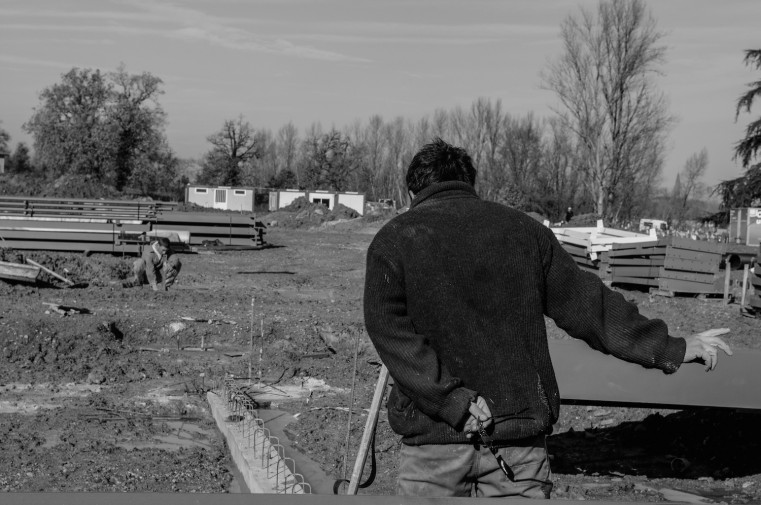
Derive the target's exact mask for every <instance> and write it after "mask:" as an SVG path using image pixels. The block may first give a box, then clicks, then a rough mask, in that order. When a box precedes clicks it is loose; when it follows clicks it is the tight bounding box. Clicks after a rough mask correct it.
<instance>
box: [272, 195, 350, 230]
mask: <svg viewBox="0 0 761 505" xmlns="http://www.w3.org/2000/svg"><path fill="white" fill-rule="evenodd" d="M358 217H360V215H359V212H357V211H356V210H354V209H351V208H349V207H347V206H345V205H343V204H341V203H339V204H336V205H335V207H334V208H333V210H330V209H328V208H327V207H326V206H325V205H322V204H320V203H312V202H310V201H309V200H307V199H306V198H305V197H303V196H300V197H298V198H296V199H295V200H294V201H293V202H291V203H290V204H288V205H286V206H285V207H283V208H282V209H280V210H279V211H277V212H274V213H272V214H269V215H267V216H265V217H264V221H265V223H267V224H268V226H282V227H284V228H315V227H318V226H320V225H322V224H324V223H327V222H331V221H338V220H347V219H356V218H358Z"/></svg>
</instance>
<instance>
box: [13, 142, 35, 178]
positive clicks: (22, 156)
mask: <svg viewBox="0 0 761 505" xmlns="http://www.w3.org/2000/svg"><path fill="white" fill-rule="evenodd" d="M6 168H7V169H8V170H7V171H8V172H13V173H22V174H23V173H28V172H30V171H31V170H32V169H33V167H32V161H31V157H30V156H29V148H28V147H27V145H26V144H25V143H24V142H19V143H18V144H16V149H15V150H14V151H13V154H11V156H10V158H8V162H7V166H6Z"/></svg>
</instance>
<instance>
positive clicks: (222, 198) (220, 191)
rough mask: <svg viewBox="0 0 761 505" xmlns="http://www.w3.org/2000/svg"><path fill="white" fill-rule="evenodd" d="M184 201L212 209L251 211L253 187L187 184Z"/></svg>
mask: <svg viewBox="0 0 761 505" xmlns="http://www.w3.org/2000/svg"><path fill="white" fill-rule="evenodd" d="M185 201H186V202H187V203H194V204H196V205H200V206H201V207H210V208H212V209H222V210H237V211H244V210H246V211H253V210H254V188H246V187H240V188H233V187H230V186H199V185H191V184H188V186H187V187H186V188H185Z"/></svg>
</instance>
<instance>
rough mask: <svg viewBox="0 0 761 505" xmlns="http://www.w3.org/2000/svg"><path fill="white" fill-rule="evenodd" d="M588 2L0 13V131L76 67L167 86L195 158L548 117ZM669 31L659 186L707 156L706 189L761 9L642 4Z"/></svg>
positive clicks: (172, 128)
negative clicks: (238, 136)
mask: <svg viewBox="0 0 761 505" xmlns="http://www.w3.org/2000/svg"><path fill="white" fill-rule="evenodd" d="M581 6H583V7H585V8H587V9H595V8H596V6H597V0H213V1H212V0H172V1H166V0H0V76H1V77H0V128H3V129H5V130H6V131H7V132H8V133H9V134H10V135H11V144H10V145H11V147H12V148H15V146H16V144H17V143H18V142H20V141H23V142H26V143H27V145H29V146H31V145H32V142H31V138H30V137H29V136H28V135H27V134H26V133H24V132H23V130H22V125H23V123H24V122H25V121H27V120H28V119H29V118H30V117H31V115H32V111H33V109H34V108H35V107H37V106H38V105H39V103H40V102H39V94H40V92H41V91H42V90H43V89H45V88H47V87H49V86H52V85H53V84H56V83H58V82H60V80H61V76H62V74H64V73H66V72H68V71H69V70H71V69H72V68H74V67H78V68H82V69H84V68H89V69H100V70H101V71H104V72H109V71H113V70H115V69H116V68H117V67H118V66H119V65H120V64H122V63H123V64H124V65H125V68H126V70H127V72H128V73H130V74H139V73H143V72H149V73H151V74H153V75H154V76H156V77H159V78H160V79H162V81H163V83H164V85H163V90H164V92H165V93H164V94H163V95H162V96H161V98H160V103H161V105H162V107H163V108H164V110H165V111H166V113H167V115H168V125H167V128H166V133H167V137H168V140H169V144H170V146H171V147H172V149H173V150H174V151H175V153H176V154H177V155H178V156H179V157H182V158H200V157H201V156H202V155H203V154H204V153H205V152H207V151H208V150H209V149H210V147H211V146H210V144H209V143H208V142H207V141H206V137H208V136H209V135H211V134H213V133H215V132H217V131H218V130H219V129H220V128H221V127H222V125H223V124H224V121H225V120H227V119H236V118H238V117H239V116H240V115H242V116H243V117H244V119H245V120H247V121H248V122H250V123H251V125H252V126H253V127H255V128H263V129H269V130H271V131H273V132H276V131H277V130H278V129H279V128H280V127H282V126H283V125H285V124H287V123H288V122H292V123H293V124H294V125H295V126H296V127H297V128H299V131H300V133H301V134H302V135H303V133H304V131H305V130H306V128H308V127H309V126H310V125H311V124H313V123H320V124H322V126H323V127H325V128H330V127H331V126H335V127H336V128H338V129H342V128H343V127H345V126H348V125H350V124H351V123H353V122H355V121H357V120H359V121H362V122H366V121H367V120H368V119H369V118H370V117H371V116H373V115H376V114H377V115H380V116H381V117H383V118H384V119H386V120H392V119H394V118H396V117H403V118H405V119H410V120H413V121H414V120H417V119H420V118H421V117H423V116H425V115H430V114H432V113H433V112H434V111H435V110H436V109H444V110H452V109H454V108H455V107H457V106H461V107H464V108H468V107H469V106H470V105H471V104H472V103H473V101H475V100H476V99H477V98H479V97H484V98H489V99H491V100H492V101H496V100H501V101H502V106H503V110H504V111H506V112H508V113H510V114H512V115H519V116H522V115H524V114H526V113H529V112H533V113H534V114H535V116H537V117H549V116H551V115H552V114H553V112H552V109H553V107H557V105H558V103H557V99H556V97H555V96H554V94H553V93H552V92H551V91H548V90H546V89H543V88H542V86H541V77H540V72H541V71H542V70H544V69H546V68H547V65H548V63H549V62H550V61H551V60H553V59H555V58H557V57H558V56H559V55H560V54H561V52H562V44H561V40H560V25H561V22H562V21H563V19H565V18H566V17H568V16H569V15H572V14H576V13H578V12H579V8H580V7H581ZM648 6H649V8H650V11H651V13H652V15H653V17H654V18H655V19H656V21H657V26H658V29H659V30H660V31H661V32H663V33H664V37H663V38H662V40H661V42H662V43H663V44H664V45H665V46H666V47H667V53H666V62H665V63H664V65H663V66H662V67H661V71H662V75H661V76H659V78H658V79H657V81H656V83H657V85H658V87H659V89H660V90H661V91H662V92H663V93H664V94H665V96H666V97H667V99H668V101H669V112H670V113H671V114H673V115H674V116H675V117H676V119H677V123H676V125H675V126H674V128H673V130H672V131H671V134H670V137H669V142H668V151H667V153H666V163H665V166H664V170H663V180H662V185H663V186H664V187H667V188H671V187H672V186H673V184H674V180H675V177H676V174H677V173H679V171H681V170H682V169H683V168H684V164H685V162H686V161H687V160H688V158H689V157H690V156H692V155H693V154H697V153H699V152H700V151H701V150H702V149H704V148H705V149H706V150H707V151H708V159H709V167H708V170H707V172H706V175H705V176H704V178H703V182H704V183H705V184H707V185H709V186H712V185H715V184H717V183H718V182H721V181H722V180H727V179H731V178H735V177H739V176H740V175H742V173H743V169H742V167H741V166H740V165H739V164H738V163H736V162H734V161H733V159H732V154H733V147H734V144H735V143H736V142H737V141H738V140H740V139H742V138H743V136H744V129H745V126H746V125H747V124H748V123H749V122H750V121H751V120H752V119H754V118H757V117H759V116H760V115H761V104H759V105H757V106H756V109H752V111H751V114H741V115H740V116H739V118H737V120H735V103H736V101H737V98H738V97H739V96H740V94H742V93H743V92H744V91H745V90H746V89H747V88H746V86H747V84H748V83H750V82H752V81H755V80H759V79H760V78H761V71H759V70H756V69H754V68H751V67H747V66H746V65H745V64H744V63H743V56H744V50H746V49H758V48H761V35H760V34H761V31H760V30H759V27H758V23H759V20H761V0H724V1H721V2H720V1H718V0H650V1H649V2H648Z"/></svg>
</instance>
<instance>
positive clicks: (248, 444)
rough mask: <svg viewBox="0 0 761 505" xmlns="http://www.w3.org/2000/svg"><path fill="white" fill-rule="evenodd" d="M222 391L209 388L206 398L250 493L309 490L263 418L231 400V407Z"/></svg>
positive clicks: (301, 491) (285, 492)
mask: <svg viewBox="0 0 761 505" xmlns="http://www.w3.org/2000/svg"><path fill="white" fill-rule="evenodd" d="M225 395H226V392H225V391H219V390H218V392H214V391H210V392H209V393H207V395H206V398H207V401H208V403H209V407H210V410H211V412H212V415H213V416H214V420H215V421H216V422H217V426H218V428H219V430H220V432H221V433H222V434H223V435H224V436H225V439H226V440H227V445H228V447H229V448H230V455H231V456H232V459H233V461H234V462H235V465H236V466H237V467H238V470H239V471H240V473H241V475H242V476H243V479H244V481H245V482H246V485H247V486H248V488H249V490H250V491H251V493H280V494H306V493H310V492H311V487H310V485H309V484H308V483H306V482H304V478H303V476H301V475H300V474H294V473H293V472H292V470H291V469H292V468H295V466H294V465H295V462H294V461H293V459H291V458H288V457H285V450H284V448H283V446H282V445H280V443H279V440H277V437H271V436H270V433H269V430H268V429H267V428H264V427H263V422H261V420H257V419H256V418H255V414H252V412H251V411H247V410H243V409H240V408H239V406H238V405H237V404H233V405H232V407H233V409H232V410H231V409H230V406H231V405H229V403H228V400H227V398H225ZM253 412H255V411H253ZM289 464H290V467H289Z"/></svg>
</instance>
